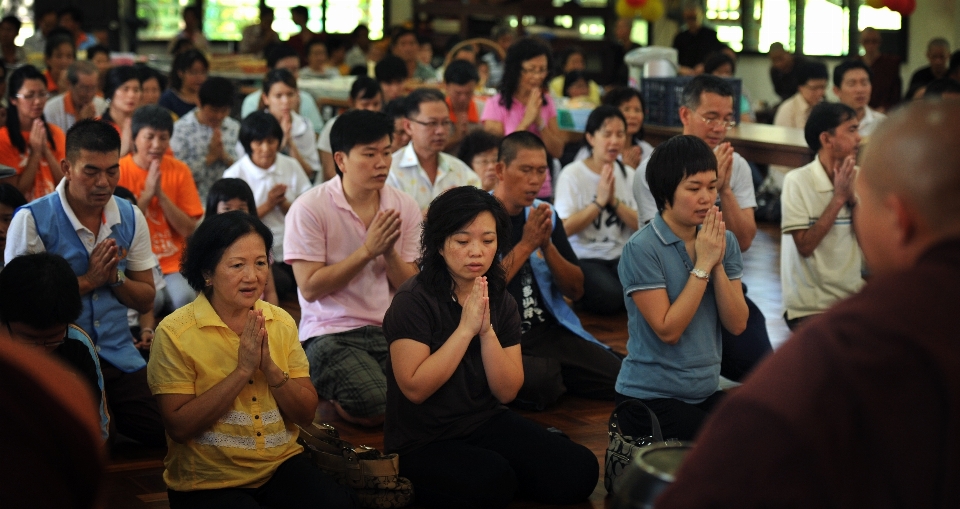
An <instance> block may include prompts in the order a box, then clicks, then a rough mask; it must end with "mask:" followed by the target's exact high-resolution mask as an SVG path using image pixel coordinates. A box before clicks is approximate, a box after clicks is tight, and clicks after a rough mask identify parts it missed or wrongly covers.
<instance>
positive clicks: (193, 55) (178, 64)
mask: <svg viewBox="0 0 960 509" xmlns="http://www.w3.org/2000/svg"><path fill="white" fill-rule="evenodd" d="M197 62H200V63H202V64H203V68H204V69H207V70H209V69H210V62H209V61H207V57H205V56H203V53H202V52H201V51H200V50H196V49H191V50H187V51H184V52H183V53H180V54H179V55H177V56H176V57H175V58H174V59H173V65H172V66H171V67H170V88H172V89H174V90H180V87H182V86H183V78H181V77H180V74H179V73H181V72H187V70H188V69H190V68H191V67H193V64H195V63H197Z"/></svg>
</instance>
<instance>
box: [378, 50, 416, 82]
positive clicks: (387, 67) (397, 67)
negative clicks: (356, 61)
mask: <svg viewBox="0 0 960 509" xmlns="http://www.w3.org/2000/svg"><path fill="white" fill-rule="evenodd" d="M373 75H374V76H376V77H377V81H379V82H381V83H394V82H396V81H404V80H406V79H407V78H409V77H410V71H409V70H408V69H407V64H406V63H405V62H404V61H403V60H402V59H401V58H400V57H398V56H396V55H387V56H385V57H383V59H381V60H380V61H379V62H377V65H376V66H374V68H373Z"/></svg>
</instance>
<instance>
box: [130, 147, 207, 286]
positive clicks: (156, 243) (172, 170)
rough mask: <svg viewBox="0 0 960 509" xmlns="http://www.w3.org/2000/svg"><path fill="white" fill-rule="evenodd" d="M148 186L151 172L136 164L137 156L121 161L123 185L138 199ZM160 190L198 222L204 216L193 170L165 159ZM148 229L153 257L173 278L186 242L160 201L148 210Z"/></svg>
mask: <svg viewBox="0 0 960 509" xmlns="http://www.w3.org/2000/svg"><path fill="white" fill-rule="evenodd" d="M146 183H147V170H146V169H144V168H141V167H139V166H137V163H135V162H133V155H132V154H127V155H126V156H124V157H122V158H121V159H120V182H118V183H117V185H121V186H123V187H125V188H127V189H129V190H130V191H131V192H132V193H133V194H134V195H136V197H137V198H139V197H140V193H142V192H143V187H144V185H146ZM160 189H162V190H163V194H165V195H167V198H170V201H172V202H173V203H174V205H176V206H177V208H179V209H180V210H182V211H183V212H185V213H186V214H187V215H188V216H190V217H192V218H194V219H200V216H202V215H203V205H202V204H201V203H200V195H199V194H198V193H197V185H196V184H195V183H194V182H193V174H192V173H190V168H189V167H188V166H187V165H186V164H184V163H182V162H180V161H178V160H176V159H174V158H173V157H170V156H166V155H165V156H163V159H161V161H160ZM144 215H145V216H146V218H147V226H149V227H150V245H151V246H152V247H153V254H155V255H157V258H158V259H159V260H160V270H161V271H162V272H163V273H164V274H172V273H174V272H177V271H178V270H180V257H181V255H182V254H183V243H184V238H183V236H182V235H180V234H179V233H178V232H177V231H176V230H175V229H173V228H172V227H171V226H170V223H168V222H167V218H166V217H165V216H164V215H163V209H162V208H161V207H160V200H159V199H158V198H156V197H154V198H153V200H151V201H150V205H149V206H148V207H147V213H146V214H144Z"/></svg>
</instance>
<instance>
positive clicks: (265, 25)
mask: <svg viewBox="0 0 960 509" xmlns="http://www.w3.org/2000/svg"><path fill="white" fill-rule="evenodd" d="M273 19H274V17H273V8H271V7H267V6H266V5H263V4H261V5H260V22H259V23H254V24H252V25H250V26H248V27H246V28H244V29H243V32H241V34H240V49H239V51H238V52H239V53H244V54H247V53H254V54H257V55H260V54H262V53H263V50H265V49H267V47H269V46H270V45H272V44H280V36H279V35H277V32H275V31H274V30H273V26H272V25H273Z"/></svg>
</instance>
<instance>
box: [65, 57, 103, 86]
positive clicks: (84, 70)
mask: <svg viewBox="0 0 960 509" xmlns="http://www.w3.org/2000/svg"><path fill="white" fill-rule="evenodd" d="M81 74H83V75H86V76H89V75H91V74H99V70H98V69H97V66H95V65H93V62H90V61H89V60H74V62H73V63H72V64H70V67H67V81H69V82H70V84H71V85H76V84H77V83H80V75H81Z"/></svg>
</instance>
